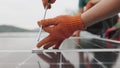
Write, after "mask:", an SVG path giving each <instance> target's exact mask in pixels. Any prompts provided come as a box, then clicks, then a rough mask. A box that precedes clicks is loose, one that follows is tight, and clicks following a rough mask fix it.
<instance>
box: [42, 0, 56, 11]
mask: <svg viewBox="0 0 120 68" xmlns="http://www.w3.org/2000/svg"><path fill="white" fill-rule="evenodd" d="M48 1H50V4H48ZM55 1H56V0H42V2H43V6H44V8H45V7H46V6H47V5H48V9H50V8H51V4H53V3H55Z"/></svg>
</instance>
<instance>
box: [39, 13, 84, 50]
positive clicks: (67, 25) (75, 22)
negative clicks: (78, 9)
mask: <svg viewBox="0 0 120 68" xmlns="http://www.w3.org/2000/svg"><path fill="white" fill-rule="evenodd" d="M38 25H39V26H41V25H42V26H43V29H44V30H45V31H46V32H48V33H50V34H49V35H48V37H46V38H44V39H43V40H42V41H40V42H39V43H38V44H37V47H38V48H39V47H41V46H44V48H45V49H47V48H49V47H51V46H54V49H58V48H59V46H60V44H61V43H62V42H63V41H64V40H65V39H66V38H69V37H70V36H71V35H72V34H73V32H74V31H76V30H81V29H84V28H85V25H84V23H83V21H82V20H81V14H78V15H76V16H69V15H61V16H58V17H55V18H51V19H46V20H42V21H39V22H38Z"/></svg>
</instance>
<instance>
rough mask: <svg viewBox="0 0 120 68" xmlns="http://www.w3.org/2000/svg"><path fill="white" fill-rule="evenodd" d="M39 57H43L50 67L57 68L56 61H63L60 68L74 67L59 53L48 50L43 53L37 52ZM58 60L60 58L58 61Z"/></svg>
mask: <svg viewBox="0 0 120 68" xmlns="http://www.w3.org/2000/svg"><path fill="white" fill-rule="evenodd" d="M37 55H38V56H39V57H40V58H41V59H43V60H44V61H45V62H47V63H49V64H50V68H59V64H58V63H61V62H62V63H63V64H62V65H61V66H62V68H68V67H69V68H74V66H73V65H72V64H71V63H70V62H69V61H68V60H66V59H65V57H64V56H63V55H62V54H61V53H60V52H57V53H51V52H48V53H46V55H45V54H37ZM60 60H62V61H61V62H60Z"/></svg>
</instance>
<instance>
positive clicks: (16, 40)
mask: <svg viewBox="0 0 120 68" xmlns="http://www.w3.org/2000/svg"><path fill="white" fill-rule="evenodd" d="M37 34H38V33H26V32H25V33H24V32H23V33H0V50H31V49H33V48H35V47H36V44H37ZM41 37H42V38H43V37H44V34H42V36H41Z"/></svg>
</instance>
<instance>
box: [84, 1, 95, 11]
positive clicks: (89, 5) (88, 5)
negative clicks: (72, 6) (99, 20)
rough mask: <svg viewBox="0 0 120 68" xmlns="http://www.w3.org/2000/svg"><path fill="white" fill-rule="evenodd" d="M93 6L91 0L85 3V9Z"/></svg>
mask: <svg viewBox="0 0 120 68" xmlns="http://www.w3.org/2000/svg"><path fill="white" fill-rule="evenodd" d="M93 6H94V4H93V3H92V2H91V1H89V2H88V3H87V5H86V9H85V11H87V10H88V9H90V8H91V7H93Z"/></svg>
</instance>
